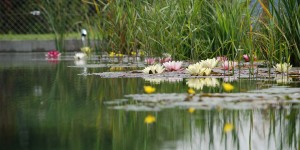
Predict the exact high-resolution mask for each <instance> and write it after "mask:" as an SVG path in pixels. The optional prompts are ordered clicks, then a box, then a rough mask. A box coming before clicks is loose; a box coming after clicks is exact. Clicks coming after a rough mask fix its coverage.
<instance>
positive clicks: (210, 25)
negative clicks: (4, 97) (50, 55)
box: [45, 0, 300, 66]
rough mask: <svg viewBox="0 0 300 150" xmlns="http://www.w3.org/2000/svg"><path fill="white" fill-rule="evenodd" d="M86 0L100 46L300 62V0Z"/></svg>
mask: <svg viewBox="0 0 300 150" xmlns="http://www.w3.org/2000/svg"><path fill="white" fill-rule="evenodd" d="M82 3H83V4H84V5H83V6H84V7H83V8H82V9H85V8H93V10H94V12H93V13H90V14H89V15H85V18H86V20H87V21H85V22H84V26H87V27H88V30H89V33H91V34H90V35H89V36H90V38H91V39H96V40H99V41H103V42H101V43H99V45H96V46H97V49H102V50H104V51H114V52H121V53H125V54H130V52H132V51H138V50H143V51H145V52H146V53H147V55H148V56H160V55H161V54H162V53H165V52H166V53H170V54H172V56H173V57H174V58H175V59H184V60H198V59H205V58H209V57H214V56H219V55H226V56H227V57H229V58H230V59H235V60H240V59H241V57H240V56H241V54H249V55H256V56H257V57H258V58H260V59H265V60H268V62H270V63H269V64H270V66H272V64H273V63H274V62H283V61H288V62H289V61H292V62H293V63H295V64H298V65H299V61H298V60H299V59H300V52H299V47H300V45H299V43H300V41H299V40H300V25H299V14H300V13H299V2H298V1H297V0H258V1H257V2H253V1H252V0H222V1H219V0H185V1H182V0H165V1H155V0H146V1H131V0H107V1H96V0H84V1H82ZM62 6H63V5H60V6H57V9H59V8H60V7H62ZM258 6H260V8H262V9H261V10H262V11H259V14H260V15H256V14H257V12H255V10H256V8H257V7H258ZM45 10H47V9H45ZM60 10H61V11H62V10H63V9H60ZM47 11H49V10H47ZM54 12H56V11H54V10H52V11H49V12H48V13H47V14H49V15H48V16H49V21H50V23H51V25H52V26H53V28H54V29H55V30H54V31H55V33H56V38H57V39H60V38H63V35H64V34H65V33H66V30H67V29H66V28H64V22H66V20H65V19H66V18H62V17H63V11H62V12H59V13H61V15H54ZM56 13H58V12H56ZM54 16H55V17H54ZM53 17H54V18H53ZM56 20H61V21H60V22H56ZM56 23H58V24H56ZM103 43H106V44H103ZM100 44H101V45H100ZM252 58H253V57H252Z"/></svg>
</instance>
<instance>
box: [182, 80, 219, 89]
mask: <svg viewBox="0 0 300 150" xmlns="http://www.w3.org/2000/svg"><path fill="white" fill-rule="evenodd" d="M186 84H187V85H188V87H190V88H195V89H197V90H202V89H203V87H204V86H207V87H219V86H220V83H219V81H218V79H216V78H192V79H187V82H186Z"/></svg>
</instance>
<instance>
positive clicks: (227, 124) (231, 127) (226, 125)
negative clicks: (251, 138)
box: [223, 123, 234, 133]
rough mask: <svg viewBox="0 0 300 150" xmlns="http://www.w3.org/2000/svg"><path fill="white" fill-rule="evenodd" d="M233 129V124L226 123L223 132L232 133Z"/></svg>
mask: <svg viewBox="0 0 300 150" xmlns="http://www.w3.org/2000/svg"><path fill="white" fill-rule="evenodd" d="M233 128H234V126H233V124H232V123H225V125H224V128H223V131H224V132H225V133H227V132H231V131H232V130H233Z"/></svg>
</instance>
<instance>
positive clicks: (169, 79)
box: [143, 77, 183, 84]
mask: <svg viewBox="0 0 300 150" xmlns="http://www.w3.org/2000/svg"><path fill="white" fill-rule="evenodd" d="M143 79H144V80H145V81H146V82H150V83H154V84H160V83H162V82H170V83H176V82H181V81H183V79H182V78H176V77H175V78H143Z"/></svg>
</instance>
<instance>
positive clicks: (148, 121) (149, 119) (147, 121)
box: [144, 115, 156, 124]
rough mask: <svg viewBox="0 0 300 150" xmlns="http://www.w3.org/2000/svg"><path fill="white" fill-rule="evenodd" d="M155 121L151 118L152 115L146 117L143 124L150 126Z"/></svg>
mask: <svg viewBox="0 0 300 150" xmlns="http://www.w3.org/2000/svg"><path fill="white" fill-rule="evenodd" d="M155 121H156V119H155V117H154V116H152V115H148V116H147V117H146V118H145V120H144V122H145V123H147V124H151V123H153V122H155Z"/></svg>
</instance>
